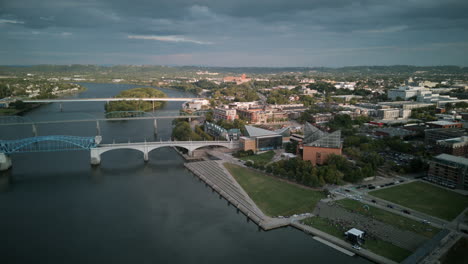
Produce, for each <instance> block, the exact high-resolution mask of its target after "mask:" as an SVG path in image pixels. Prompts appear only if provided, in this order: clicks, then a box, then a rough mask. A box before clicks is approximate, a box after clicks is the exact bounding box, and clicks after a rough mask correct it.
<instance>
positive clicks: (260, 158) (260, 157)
mask: <svg viewBox="0 0 468 264" xmlns="http://www.w3.org/2000/svg"><path fill="white" fill-rule="evenodd" d="M273 156H275V152H274V151H272V150H270V151H267V152H265V153H262V154H257V155H252V156H247V157H242V158H240V159H241V160H245V161H247V160H251V161H253V162H265V163H266V162H269V161H271V159H272V158H273Z"/></svg>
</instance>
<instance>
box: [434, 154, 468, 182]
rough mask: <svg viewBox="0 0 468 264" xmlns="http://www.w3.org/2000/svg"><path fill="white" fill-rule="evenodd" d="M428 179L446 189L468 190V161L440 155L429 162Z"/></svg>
mask: <svg viewBox="0 0 468 264" xmlns="http://www.w3.org/2000/svg"><path fill="white" fill-rule="evenodd" d="M427 179H428V180H429V181H431V182H434V183H437V184H440V185H442V186H445V187H449V188H457V189H463V190H468V159H467V158H462V157H457V156H453V155H449V154H440V155H438V156H436V157H434V159H433V160H432V161H430V162H429V171H428V172H427Z"/></svg>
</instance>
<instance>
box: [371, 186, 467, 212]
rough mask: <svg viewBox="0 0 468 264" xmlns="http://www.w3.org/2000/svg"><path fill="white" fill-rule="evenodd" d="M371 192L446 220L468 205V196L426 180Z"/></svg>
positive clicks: (376, 195)
mask: <svg viewBox="0 0 468 264" xmlns="http://www.w3.org/2000/svg"><path fill="white" fill-rule="evenodd" d="M369 194H371V195H373V196H375V197H379V198H381V199H384V200H388V201H390V202H394V203H397V204H401V205H403V206H406V207H408V208H411V209H414V210H416V211H419V212H422V213H426V214H429V215H433V216H436V217H439V218H442V219H445V220H449V221H450V220H453V219H454V218H455V217H456V216H457V215H458V214H460V212H461V211H462V210H463V209H465V208H466V207H467V206H468V197H467V196H463V195H461V194H458V193H456V192H452V191H449V190H446V189H442V188H439V187H437V186H434V185H432V184H428V183H425V182H411V183H407V184H402V185H399V186H395V187H391V188H386V189H383V190H378V191H372V192H370V193H369Z"/></svg>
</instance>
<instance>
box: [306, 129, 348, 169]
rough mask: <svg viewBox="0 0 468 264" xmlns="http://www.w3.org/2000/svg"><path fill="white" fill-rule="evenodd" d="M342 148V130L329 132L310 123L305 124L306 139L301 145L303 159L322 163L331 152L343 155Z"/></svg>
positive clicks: (315, 163)
mask: <svg viewBox="0 0 468 264" xmlns="http://www.w3.org/2000/svg"><path fill="white" fill-rule="evenodd" d="M341 150H342V144H341V131H339V130H338V131H335V132H333V133H327V132H324V131H322V130H320V129H318V128H317V127H315V126H313V125H311V124H310V123H306V124H305V126H304V139H303V141H302V144H300V145H299V152H302V159H303V160H308V161H310V162H311V163H312V165H314V166H315V165H317V164H318V165H322V164H325V163H326V162H327V159H328V157H329V156H330V155H331V154H335V155H341Z"/></svg>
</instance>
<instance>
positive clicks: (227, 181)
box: [179, 151, 397, 264]
mask: <svg viewBox="0 0 468 264" xmlns="http://www.w3.org/2000/svg"><path fill="white" fill-rule="evenodd" d="M208 152H209V153H205V154H209V155H212V156H216V157H217V161H203V162H189V163H185V164H184V166H185V167H186V168H187V169H189V170H190V171H191V172H192V173H193V174H194V175H195V176H197V177H198V178H199V179H200V180H201V181H203V182H204V183H205V184H206V186H208V187H210V188H211V190H212V191H213V192H216V193H218V194H219V195H220V198H221V197H223V198H224V199H225V200H226V201H227V202H228V204H229V205H233V206H234V207H235V208H236V210H237V211H238V212H242V213H243V214H244V215H245V216H246V217H247V218H248V219H250V220H251V221H253V222H254V223H256V224H257V225H258V226H259V228H261V229H263V230H272V229H276V228H280V227H285V226H292V227H294V228H296V229H299V230H301V231H303V232H305V233H307V234H311V235H313V236H314V239H316V240H317V241H319V242H321V243H323V244H325V245H328V246H330V247H331V248H334V249H335V250H337V251H339V252H341V253H343V254H346V255H348V256H353V255H354V254H357V255H360V256H362V257H364V258H366V259H369V260H371V261H374V262H377V263H386V264H387V263H388V264H390V263H397V262H395V261H393V260H390V259H388V258H387V257H385V256H381V255H377V254H375V253H373V252H371V251H369V250H366V249H360V250H357V249H355V248H353V246H352V245H351V244H350V243H348V242H346V241H345V240H343V239H339V238H337V237H335V236H333V235H331V234H328V233H326V232H324V231H321V230H319V229H317V228H314V227H312V226H310V225H306V224H305V223H303V221H304V220H305V219H310V217H312V218H315V217H316V212H315V211H314V208H315V207H316V206H315V202H312V201H310V202H308V204H309V203H311V205H310V206H311V207H306V208H303V209H304V210H299V211H301V212H303V213H300V212H299V211H297V213H294V212H293V211H294V210H293V207H294V205H296V204H297V202H298V199H299V200H301V199H300V197H296V196H297V195H295V194H297V190H295V191H293V192H286V193H285V195H279V194H278V193H281V189H282V188H281V186H277V185H278V184H279V185H288V186H291V188H300V187H298V186H293V185H291V184H289V183H287V182H283V181H281V182H280V181H278V179H276V178H274V177H271V179H270V177H269V179H270V180H271V181H274V182H276V184H274V183H271V182H267V183H265V182H263V181H262V182H258V180H260V179H257V178H258V175H257V174H259V172H257V171H254V170H252V169H249V168H246V167H245V166H244V165H243V164H242V162H239V161H238V160H236V159H229V158H228V156H229V154H226V153H221V152H220V153H216V151H208ZM179 153H180V154H182V155H183V153H181V152H179ZM203 156H204V155H203ZM185 157H186V155H184V158H185ZM199 158H200V157H199ZM204 158H205V160H206V159H208V157H204ZM233 168H242V169H244V170H249V171H252V173H251V174H249V175H243V176H245V177H243V178H244V179H241V178H239V175H238V174H239V173H238V172H234V171H232V169H233ZM241 174H243V173H241ZM244 174H245V173H244ZM266 177H268V176H266ZM262 179H263V178H262ZM245 180H247V181H250V183H246V182H245ZM263 180H265V179H263ZM252 181H253V182H252ZM246 184H247V185H249V186H251V187H252V188H253V189H252V188H250V187H248V186H246ZM271 184H273V185H274V186H272V185H271ZM246 188H247V189H246ZM262 189H263V191H265V190H266V191H267V192H266V193H263V191H262ZM269 190H270V191H269ZM304 191H312V190H308V189H304ZM271 192H273V193H271ZM315 192H317V191H315ZM277 194H278V195H279V196H280V197H282V198H281V199H273V200H272V201H270V200H271V197H272V196H275V197H276V196H278V195H277ZM252 195H253V196H252ZM265 198H266V200H265ZM322 198H323V197H322ZM268 201H270V202H268ZM285 201H286V203H285ZM288 201H290V202H291V203H288ZM314 201H316V199H314ZM271 206H273V207H271ZM278 206H279V207H278ZM281 208H283V209H284V208H286V209H287V210H286V211H285V210H283V209H281ZM280 209H281V210H280ZM265 210H266V212H268V213H265ZM291 210H293V211H291ZM288 212H290V213H288ZM279 214H282V215H279ZM272 216H277V217H272ZM288 216H289V217H288Z"/></svg>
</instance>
